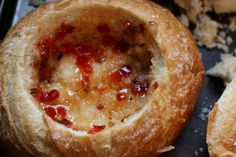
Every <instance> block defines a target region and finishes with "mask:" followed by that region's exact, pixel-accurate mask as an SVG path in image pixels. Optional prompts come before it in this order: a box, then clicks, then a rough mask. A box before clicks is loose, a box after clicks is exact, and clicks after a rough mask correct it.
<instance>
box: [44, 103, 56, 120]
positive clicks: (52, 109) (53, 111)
mask: <svg viewBox="0 0 236 157" xmlns="http://www.w3.org/2000/svg"><path fill="white" fill-rule="evenodd" d="M44 110H45V112H46V114H47V115H48V116H49V117H51V118H52V119H54V120H55V118H56V115H57V111H56V108H55V107H54V106H46V107H45V108H44Z"/></svg>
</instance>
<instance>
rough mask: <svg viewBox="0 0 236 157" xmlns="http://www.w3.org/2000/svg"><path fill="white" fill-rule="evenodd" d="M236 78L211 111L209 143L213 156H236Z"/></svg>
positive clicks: (208, 129)
mask: <svg viewBox="0 0 236 157" xmlns="http://www.w3.org/2000/svg"><path fill="white" fill-rule="evenodd" d="M235 94H236V78H234V79H233V80H232V81H231V83H229V84H228V85H227V87H226V90H225V91H224V93H223V95H222V96H221V98H220V99H219V100H218V101H217V102H216V104H215V106H214V108H213V110H212V111H211V113H210V116H209V120H208V127H207V144H208V150H209V153H210V155H211V157H235V156H236V125H235V122H236V97H235Z"/></svg>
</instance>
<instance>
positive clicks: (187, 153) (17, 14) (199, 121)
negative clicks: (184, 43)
mask: <svg viewBox="0 0 236 157" xmlns="http://www.w3.org/2000/svg"><path fill="white" fill-rule="evenodd" d="M41 1H43V0H41ZM154 2H156V3H158V4H160V5H162V6H165V7H166V8H168V9H169V10H171V11H172V12H173V13H174V14H175V15H177V14H179V8H178V7H177V6H176V5H174V3H173V0H168V1H166V0H155V1H154ZM0 4H1V7H0V35H1V36H0V39H3V38H4V36H5V34H6V32H7V30H8V29H9V28H10V26H13V25H14V24H15V23H16V22H17V21H18V20H19V19H20V18H21V17H22V16H24V15H25V14H26V13H27V12H29V11H31V10H33V9H34V8H35V7H36V6H32V5H29V4H28V0H18V1H17V0H0ZM232 38H233V39H236V33H234V34H232ZM235 47H236V42H234V43H233V44H232V45H231V49H233V48H235ZM199 50H200V52H201V54H202V59H203V63H204V65H205V69H206V70H207V69H209V68H211V67H212V66H214V65H215V63H216V62H218V61H219V60H220V59H219V58H220V57H219V56H220V54H221V53H223V52H222V51H220V50H217V49H213V50H208V49H206V48H204V47H199ZM223 90H224V85H223V81H222V80H221V79H217V78H212V77H208V76H206V78H205V84H204V87H203V89H202V92H201V93H200V95H199V98H198V101H197V104H196V107H195V110H194V112H193V114H192V116H191V118H190V120H189V122H188V123H187V125H186V127H185V128H184V129H183V131H182V133H181V134H180V135H179V137H178V138H177V140H176V142H175V143H174V144H173V146H175V149H174V150H172V151H170V152H167V153H164V154H163V155H162V157H197V156H199V157H209V154H208V151H207V145H206V128H207V115H208V111H209V110H210V109H211V108H212V106H213V104H214V103H215V102H216V101H217V99H218V98H219V97H220V95H221V94H222V92H223ZM0 151H1V150H0ZM12 151H14V150H12ZM0 156H1V157H6V155H4V153H3V151H1V152H0Z"/></svg>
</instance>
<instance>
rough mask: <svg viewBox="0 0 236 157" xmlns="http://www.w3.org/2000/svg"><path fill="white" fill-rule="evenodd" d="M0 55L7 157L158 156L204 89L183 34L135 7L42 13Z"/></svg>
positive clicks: (68, 5)
mask: <svg viewBox="0 0 236 157" xmlns="http://www.w3.org/2000/svg"><path fill="white" fill-rule="evenodd" d="M0 52H1V58H0V59H1V60H0V61H1V68H0V74H1V97H0V98H1V113H0V130H1V131H0V136H1V143H2V145H3V147H5V148H4V149H5V150H6V152H7V153H8V154H10V155H11V156H40V157H42V156H45V157H48V156H50V157H51V156H67V157H73V156H76V157H78V156H81V157H85V156H88V157H105V156H109V157H121V156H122V157H131V156H132V157H138V156H140V157H143V156H157V155H158V154H160V153H162V152H164V151H167V150H168V149H169V148H170V147H169V146H170V145H171V143H172V142H173V141H174V139H175V138H176V136H177V135H178V134H179V132H180V131H181V129H182V128H183V126H184V124H185V123H186V121H187V120H188V118H189V116H190V114H191V112H192V109H193V107H194V104H195V102H196V99H197V95H198V93H199V91H200V88H201V86H202V84H203V76H204V68H203V65H202V62H201V59H200V56H199V53H198V49H197V47H196V45H195V42H194V40H193V38H192V36H191V34H190V33H189V31H188V30H187V29H186V28H185V27H184V26H182V25H181V24H180V23H179V22H178V21H177V20H176V19H175V18H174V16H173V15H172V14H171V13H170V12H169V11H167V10H166V9H163V8H162V7H160V6H158V5H156V4H154V3H152V2H149V1H143V0H132V1H130V0H119V1H117V0H98V1H93V0H86V1H82V0H64V1H61V2H58V3H54V4H46V5H42V6H40V7H39V8H38V9H36V10H35V11H33V12H31V13H30V14H28V15H27V16H26V17H24V18H23V19H22V20H21V21H20V22H19V23H18V24H17V25H16V26H15V27H14V28H12V29H11V30H10V31H9V33H8V34H7V36H6V38H5V40H4V41H3V43H2V44H1V49H0ZM13 150H14V151H13Z"/></svg>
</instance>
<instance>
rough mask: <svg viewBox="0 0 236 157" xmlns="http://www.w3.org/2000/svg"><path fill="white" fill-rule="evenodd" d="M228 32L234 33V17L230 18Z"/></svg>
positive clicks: (235, 22) (235, 25)
mask: <svg viewBox="0 0 236 157" xmlns="http://www.w3.org/2000/svg"><path fill="white" fill-rule="evenodd" d="M229 30H230V31H231V32H235V31H236V16H234V17H231V18H230V23H229Z"/></svg>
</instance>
